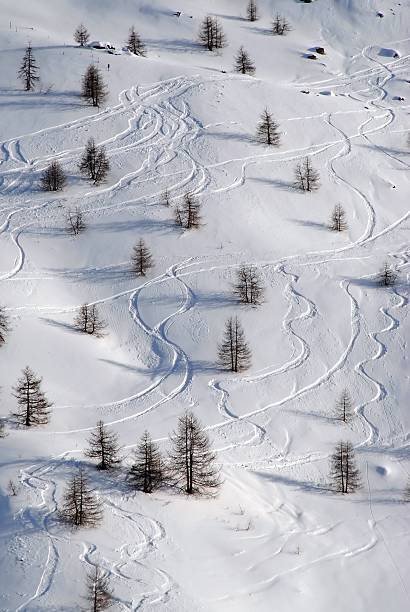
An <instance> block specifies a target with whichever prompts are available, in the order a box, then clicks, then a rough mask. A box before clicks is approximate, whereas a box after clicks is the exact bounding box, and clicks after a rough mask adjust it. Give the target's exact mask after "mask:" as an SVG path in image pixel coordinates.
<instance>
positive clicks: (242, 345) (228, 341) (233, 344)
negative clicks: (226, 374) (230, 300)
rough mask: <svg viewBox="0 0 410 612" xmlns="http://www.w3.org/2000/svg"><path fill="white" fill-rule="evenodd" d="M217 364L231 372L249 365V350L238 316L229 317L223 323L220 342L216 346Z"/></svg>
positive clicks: (239, 370)
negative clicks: (222, 333) (223, 328)
mask: <svg viewBox="0 0 410 612" xmlns="http://www.w3.org/2000/svg"><path fill="white" fill-rule="evenodd" d="M218 360H219V364H220V365H221V366H222V367H223V368H225V369H227V370H230V371H231V372H241V371H242V370H246V369H248V368H249V367H250V363H251V350H250V348H249V345H248V343H247V342H246V339H245V332H244V330H243V328H242V325H241V323H240V321H239V319H238V317H230V318H229V319H228V320H227V322H226V324H225V332H224V337H223V340H222V342H221V343H220V345H219V347H218Z"/></svg>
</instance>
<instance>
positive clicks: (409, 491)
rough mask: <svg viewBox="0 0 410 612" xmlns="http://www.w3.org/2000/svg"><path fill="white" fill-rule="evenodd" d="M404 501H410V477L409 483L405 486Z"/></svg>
mask: <svg viewBox="0 0 410 612" xmlns="http://www.w3.org/2000/svg"><path fill="white" fill-rule="evenodd" d="M403 501H405V502H410V478H408V480H407V484H406V486H405V488H404V492H403Z"/></svg>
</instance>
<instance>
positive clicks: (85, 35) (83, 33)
mask: <svg viewBox="0 0 410 612" xmlns="http://www.w3.org/2000/svg"><path fill="white" fill-rule="evenodd" d="M74 40H75V42H76V43H78V44H79V45H80V47H84V45H86V44H87V43H88V41H89V40H90V34H89V32H88V30H87V28H86V27H85V25H83V24H82V23H80V25H79V26H78V27H77V28H76V30H75V32H74Z"/></svg>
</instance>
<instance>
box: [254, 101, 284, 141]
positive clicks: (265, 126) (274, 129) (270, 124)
mask: <svg viewBox="0 0 410 612" xmlns="http://www.w3.org/2000/svg"><path fill="white" fill-rule="evenodd" d="M256 137H257V139H258V141H259V142H261V143H262V144H265V145H269V146H278V145H279V144H280V134H279V126H278V124H277V123H276V121H275V120H274V119H273V116H272V113H270V112H269V111H268V109H267V108H265V110H264V111H263V113H262V115H261V119H260V122H259V125H258V127H257V130H256Z"/></svg>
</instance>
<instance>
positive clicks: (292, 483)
mask: <svg viewBox="0 0 410 612" xmlns="http://www.w3.org/2000/svg"><path fill="white" fill-rule="evenodd" d="M254 474H256V475H257V476H259V477H260V478H263V479H265V480H270V481H271V482H273V483H275V482H279V483H281V484H284V485H286V486H289V487H295V488H296V489H302V490H303V491H306V492H308V493H321V494H322V495H334V492H333V491H332V490H331V489H330V488H329V486H328V485H324V484H320V483H317V482H309V481H306V480H296V479H294V478H289V477H287V476H280V475H279V474H268V473H267V472H258V471H254Z"/></svg>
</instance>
